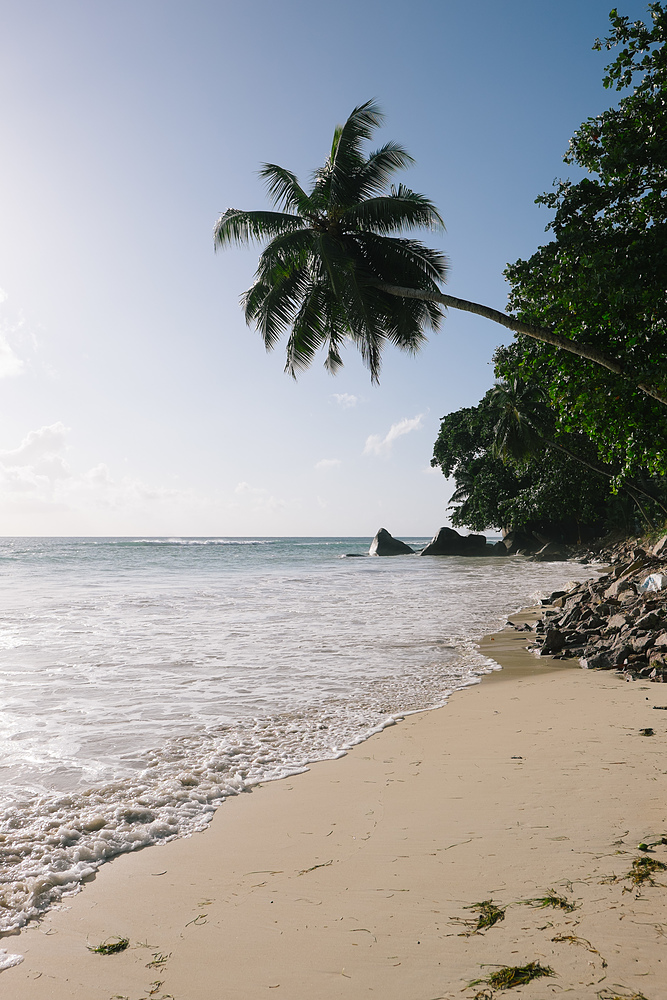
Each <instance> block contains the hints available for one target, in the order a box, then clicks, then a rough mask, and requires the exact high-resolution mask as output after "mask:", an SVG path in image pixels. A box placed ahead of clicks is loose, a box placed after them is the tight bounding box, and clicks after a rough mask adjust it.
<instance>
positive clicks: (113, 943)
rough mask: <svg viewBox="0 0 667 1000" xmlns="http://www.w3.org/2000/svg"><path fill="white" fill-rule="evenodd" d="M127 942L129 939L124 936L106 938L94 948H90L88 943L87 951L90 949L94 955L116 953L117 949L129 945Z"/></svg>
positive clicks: (122, 948)
mask: <svg viewBox="0 0 667 1000" xmlns="http://www.w3.org/2000/svg"><path fill="white" fill-rule="evenodd" d="M129 944H130V939H129V938H126V937H115V938H107V939H106V941H103V942H102V944H98V945H97V947H96V948H91V947H90V945H88V951H92V952H94V953H95V954H96V955H117V954H118V952H119V951H125V949H126V948H128V947H129Z"/></svg>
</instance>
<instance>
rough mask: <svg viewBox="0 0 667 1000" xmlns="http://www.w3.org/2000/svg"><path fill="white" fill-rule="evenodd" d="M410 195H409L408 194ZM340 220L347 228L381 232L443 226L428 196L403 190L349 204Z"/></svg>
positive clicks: (440, 227)
mask: <svg viewBox="0 0 667 1000" xmlns="http://www.w3.org/2000/svg"><path fill="white" fill-rule="evenodd" d="M410 196H411V197H410ZM341 223H342V225H344V226H345V227H349V228H350V229H360V230H362V231H365V230H368V231H369V232H374V233H380V234H382V235H384V234H388V233H400V232H405V231H406V230H409V229H443V228H444V223H443V221H442V219H441V218H440V215H439V213H438V211H437V209H436V208H435V206H434V205H433V203H432V202H431V201H429V200H428V198H424V197H423V195H419V194H415V193H414V192H413V191H409V192H406V191H405V189H404V191H403V194H402V196H401V197H399V196H398V195H381V196H379V197H376V198H368V199H366V200H365V201H361V202H359V204H357V205H352V206H351V207H350V208H348V209H347V210H346V211H345V212H344V213H343V215H342V216H341Z"/></svg>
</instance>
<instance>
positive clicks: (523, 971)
mask: <svg viewBox="0 0 667 1000" xmlns="http://www.w3.org/2000/svg"><path fill="white" fill-rule="evenodd" d="M555 975H556V973H555V972H554V970H553V969H552V968H551V967H550V966H548V965H540V962H539V961H537V962H528V964H527V965H503V966H500V967H499V968H498V971H497V972H492V973H491V975H490V976H487V977H486V979H473V981H472V982H471V983H468V989H470V988H471V987H472V986H481V985H484V984H486V985H487V986H491V987H492V989H494V990H511V989H513V988H514V987H515V986H526V984H527V983H530V982H532V981H533V979H540V978H541V977H542V976H555Z"/></svg>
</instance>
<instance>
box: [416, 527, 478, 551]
mask: <svg viewBox="0 0 667 1000" xmlns="http://www.w3.org/2000/svg"><path fill="white" fill-rule="evenodd" d="M489 549H490V546H488V545H487V544H486V536H485V535H459V533H458V531H454V529H453V528H440V530H439V531H438V532H437V534H435V535H434V536H433V538H432V539H431V541H430V542H429V543H428V545H427V546H426V548H425V549H422V551H421V553H420V554H421V555H422V556H480V555H481V556H484V555H487V553H488V552H489Z"/></svg>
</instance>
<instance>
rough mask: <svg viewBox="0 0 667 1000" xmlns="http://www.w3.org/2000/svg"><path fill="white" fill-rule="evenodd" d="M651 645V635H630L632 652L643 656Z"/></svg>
mask: <svg viewBox="0 0 667 1000" xmlns="http://www.w3.org/2000/svg"><path fill="white" fill-rule="evenodd" d="M652 645H653V636H652V635H642V636H638V635H637V636H633V637H632V652H633V653H639V655H640V656H644V655H645V653H646V651H647V650H648V649H650V648H651V646H652Z"/></svg>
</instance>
